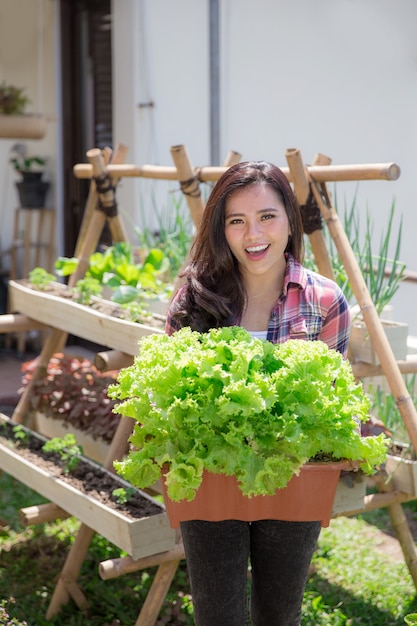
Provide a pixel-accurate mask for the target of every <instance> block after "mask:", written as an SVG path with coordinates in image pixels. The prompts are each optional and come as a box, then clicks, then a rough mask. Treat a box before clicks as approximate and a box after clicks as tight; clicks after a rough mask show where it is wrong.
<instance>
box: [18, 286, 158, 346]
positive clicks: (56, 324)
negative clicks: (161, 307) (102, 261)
mask: <svg viewBox="0 0 417 626" xmlns="http://www.w3.org/2000/svg"><path fill="white" fill-rule="evenodd" d="M60 287H61V288H62V287H63V286H62V285H61V286H60ZM9 300H10V311H12V312H21V313H24V314H25V315H28V316H29V317H30V318H31V319H33V320H36V321H37V322H42V323H43V324H46V325H47V326H52V327H53V328H57V329H59V330H62V331H64V332H67V333H68V334H72V335H75V336H77V337H82V338H84V339H87V340H89V341H92V342H94V343H97V344H99V345H104V346H107V347H109V348H112V349H114V350H119V351H121V352H124V353H125V354H130V355H136V354H137V353H138V341H139V339H140V338H141V337H144V336H145V335H151V334H153V333H163V332H164V330H163V329H162V328H157V327H154V326H146V325H144V324H136V323H135V322H129V321H127V320H122V319H119V318H116V317H112V316H111V315H107V314H105V313H102V312H100V311H96V310H94V309H92V308H91V307H87V306H84V305H82V304H78V302H73V301H72V300H69V299H65V298H62V297H59V296H56V295H52V294H50V293H47V292H43V291H37V290H35V289H31V288H30V287H29V286H28V281H25V280H22V281H14V280H12V281H10V283H9ZM112 304H113V303H112ZM113 306H114V305H113Z"/></svg>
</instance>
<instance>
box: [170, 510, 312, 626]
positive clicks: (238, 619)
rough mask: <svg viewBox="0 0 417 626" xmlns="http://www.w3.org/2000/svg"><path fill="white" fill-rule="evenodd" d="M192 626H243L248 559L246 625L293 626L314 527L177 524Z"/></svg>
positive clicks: (298, 524) (231, 522)
mask: <svg viewBox="0 0 417 626" xmlns="http://www.w3.org/2000/svg"><path fill="white" fill-rule="evenodd" d="M181 531H182V537H183V542H184V548H185V556H186V559H187V567H188V572H189V575H190V584H191V594H192V597H193V604H194V615H195V623H196V626H244V625H245V623H246V604H247V602H246V588H247V570H248V560H249V559H250V563H251V568H252V595H251V614H252V626H298V625H299V623H300V616H301V603H302V599H303V593H304V587H305V583H306V578H307V573H308V568H309V564H310V561H311V558H312V556H313V552H314V550H315V548H316V544H317V539H318V536H319V534H320V522H279V521H273V520H262V521H259V522H252V523H248V522H239V521H236V520H228V521H225V522H204V521H192V522H183V523H182V524H181Z"/></svg>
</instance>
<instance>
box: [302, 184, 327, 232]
mask: <svg viewBox="0 0 417 626" xmlns="http://www.w3.org/2000/svg"><path fill="white" fill-rule="evenodd" d="M300 211H301V221H302V223H303V229H304V232H305V234H306V235H311V233H314V232H315V231H316V230H322V229H323V220H322V215H321V211H320V207H319V205H318V204H317V202H316V199H315V197H314V195H313V193H312V191H311V189H310V192H309V194H308V198H307V201H306V203H305V204H302V205H300Z"/></svg>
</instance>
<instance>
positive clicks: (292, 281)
mask: <svg viewBox="0 0 417 626" xmlns="http://www.w3.org/2000/svg"><path fill="white" fill-rule="evenodd" d="M185 288H186V287H182V288H181V289H180V290H179V292H178V294H177V295H176V296H175V297H176V298H178V297H179V295H180V294H181V292H182V290H183V289H185ZM235 323H236V325H239V323H240V319H236V321H235ZM178 329H179V327H178V325H177V324H176V323H175V322H174V321H173V320H172V318H171V315H170V313H169V311H168V316H167V323H166V332H167V333H168V334H172V333H173V332H175V331H176V330H178ZM349 331H350V313H349V307H348V304H347V301H346V298H345V296H344V295H343V292H342V291H341V289H340V288H339V287H338V286H337V285H336V283H335V282H334V281H332V280H330V279H329V278H326V277H324V276H321V275H320V274H317V273H316V272H312V271H311V270H308V269H306V268H305V267H303V266H302V265H301V264H300V263H298V262H297V261H295V260H294V258H293V257H292V256H291V255H290V254H288V255H287V268H286V271H285V277H284V287H283V289H282V292H281V295H280V296H279V298H278V300H277V302H276V303H275V305H274V307H273V308H272V311H271V317H270V319H269V323H268V332H267V340H268V341H271V342H272V343H284V341H287V340H288V339H304V340H307V341H315V340H321V341H324V343H326V344H327V345H328V346H329V348H333V349H335V350H338V351H339V352H340V353H341V354H342V355H343V356H344V357H345V358H346V356H347V349H348V341H349Z"/></svg>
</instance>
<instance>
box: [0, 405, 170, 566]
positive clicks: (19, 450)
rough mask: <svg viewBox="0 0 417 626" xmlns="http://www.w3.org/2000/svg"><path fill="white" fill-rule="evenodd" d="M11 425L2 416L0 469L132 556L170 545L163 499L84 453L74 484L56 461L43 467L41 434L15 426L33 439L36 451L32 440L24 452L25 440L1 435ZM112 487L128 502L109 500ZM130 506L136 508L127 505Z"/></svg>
mask: <svg viewBox="0 0 417 626" xmlns="http://www.w3.org/2000/svg"><path fill="white" fill-rule="evenodd" d="M13 427H14V424H13V422H12V421H11V420H9V419H8V418H7V417H6V416H4V415H1V419H0V468H1V469H3V470H4V471H5V472H7V473H9V474H11V475H12V476H14V477H15V478H16V479H17V480H19V481H21V482H22V483H24V484H25V485H27V486H28V487H30V488H31V489H33V490H34V491H36V492H37V493H39V494H41V495H42V496H44V497H45V498H48V499H49V500H51V502H54V503H55V504H57V505H58V506H59V507H61V508H62V509H63V510H65V511H67V512H68V513H70V514H71V515H74V516H75V517H77V518H78V519H79V520H80V521H81V522H83V523H84V524H86V525H87V526H88V527H90V528H93V529H94V530H95V531H96V532H98V533H99V534H101V535H103V537H105V538H106V539H107V540H108V541H110V542H111V543H113V544H114V545H115V546H117V547H118V548H120V549H121V550H124V551H126V552H127V553H128V554H129V555H130V556H131V557H132V558H133V559H138V558H141V557H145V556H149V555H152V554H157V553H159V552H164V551H166V550H169V549H171V548H173V547H174V546H175V543H176V534H175V531H174V530H172V529H171V528H170V525H169V521H168V518H167V515H166V512H165V507H164V505H163V504H161V503H159V502H157V501H156V500H154V499H153V498H151V497H150V496H148V495H147V494H146V493H144V492H143V491H141V490H139V489H136V488H134V487H132V486H131V485H130V484H129V483H126V482H125V481H123V480H122V479H121V478H120V477H119V476H117V475H114V474H113V473H110V472H108V471H107V470H105V469H104V468H102V467H101V466H99V465H97V464H96V463H93V462H92V461H91V460H90V459H87V458H85V457H81V459H82V460H81V462H82V465H80V468H79V472H78V471H76V472H75V473H74V476H75V478H78V480H76V482H75V483H74V480H73V476H72V474H71V473H70V474H64V473H63V472H62V470H61V468H60V467H59V465H58V464H55V463H54V462H53V461H51V462H50V463H49V466H47V465H46V464H45V463H44V461H43V455H42V453H41V452H40V451H39V449H40V447H41V446H42V445H43V443H44V442H45V441H46V439H45V438H43V437H41V436H39V435H38V434H37V433H34V432H33V431H30V430H29V429H25V428H24V427H22V426H21V425H19V428H23V429H24V430H25V432H27V433H28V435H29V436H30V439H31V440H36V441H37V442H38V444H37V448H38V450H37V451H36V443H35V444H34V445H35V449H32V447H33V446H32V445H31V446H30V452H29V451H28V449H27V448H26V447H25V446H26V444H21V445H16V444H15V443H13V442H12V441H11V439H10V436H5V435H6V431H5V429H7V432H8V433H10V432H11V431H12V430H13ZM41 458H42V462H41ZM90 472H91V474H90ZM78 474H80V476H82V477H83V478H85V486H83V485H81V483H80V481H81V479H80V478H79V477H78ZM97 474H99V475H100V476H102V477H103V479H104V480H105V485H106V486H105V487H103V491H105V492H106V496H105V500H104V501H103V502H102V501H101V497H100V498H98V497H97V495H96V492H91V493H90V492H89V489H90V487H91V483H92V481H93V475H94V476H96V475H97ZM94 482H95V481H94ZM74 485H76V486H74ZM109 485H111V486H109ZM116 488H123V489H125V490H126V491H127V492H129V493H130V494H131V496H130V500H131V505H130V506H127V505H126V506H122V505H121V506H120V507H119V506H118V505H117V502H116V503H115V502H111V503H110V500H111V498H110V496H111V495H112V490H113V489H116ZM98 493H100V490H98ZM92 494H94V495H92ZM133 505H135V507H134V508H135V511H133V510H131V506H133Z"/></svg>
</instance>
